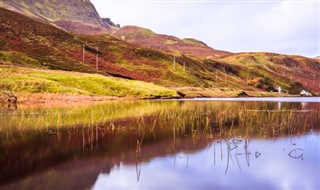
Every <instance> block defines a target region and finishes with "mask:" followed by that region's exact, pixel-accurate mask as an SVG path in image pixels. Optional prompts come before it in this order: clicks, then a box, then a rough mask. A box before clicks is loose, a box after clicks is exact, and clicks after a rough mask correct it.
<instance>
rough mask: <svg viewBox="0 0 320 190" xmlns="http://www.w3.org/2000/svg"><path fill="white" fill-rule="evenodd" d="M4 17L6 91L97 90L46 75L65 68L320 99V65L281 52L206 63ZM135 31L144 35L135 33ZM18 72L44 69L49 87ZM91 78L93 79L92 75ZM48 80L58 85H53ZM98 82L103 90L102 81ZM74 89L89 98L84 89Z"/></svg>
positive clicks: (183, 86)
mask: <svg viewBox="0 0 320 190" xmlns="http://www.w3.org/2000/svg"><path fill="white" fill-rule="evenodd" d="M0 11H1V17H0V66H1V65H2V66H5V68H8V67H9V68H12V69H9V70H8V69H4V70H1V68H0V76H1V77H2V78H1V83H0V85H1V89H5V90H11V91H13V92H29V93H30V92H31V93H53V92H55V91H54V90H55V88H53V86H52V84H55V85H62V87H61V89H66V88H68V89H70V88H71V87H72V88H75V87H77V85H84V86H86V88H87V87H88V86H90V85H89V84H90V83H88V82H86V81H83V80H79V81H82V82H79V83H76V82H75V81H73V82H75V83H72V84H71V82H72V81H68V79H65V78H63V77H62V75H61V77H62V78H61V77H58V76H57V74H56V71H55V72H53V73H51V74H52V75H53V76H52V77H51V76H50V77H49V76H48V74H46V73H47V72H51V71H52V70H63V71H64V73H63V76H67V75H68V74H66V73H65V71H66V72H70V73H69V75H70V76H72V75H77V76H78V75H79V76H80V75H81V73H93V74H97V75H101V76H105V77H110V76H112V77H116V78H114V80H116V79H117V78H122V79H121V80H123V79H126V80H128V82H127V83H126V84H127V85H130V84H133V83H131V82H130V81H144V82H147V83H153V84H155V85H159V86H162V87H166V88H170V89H171V90H175V91H179V94H180V95H181V96H183V95H184V94H185V95H187V96H190V97H195V96H237V95H238V94H239V93H241V92H242V91H246V93H248V94H249V95H253V96H266V95H267V96H274V95H275V94H274V93H273V94H272V93H271V94H270V93H268V92H270V91H274V90H275V89H274V87H276V86H281V87H282V89H283V92H290V93H295V94H297V93H299V90H301V89H307V90H309V91H311V92H312V93H314V94H320V93H319V92H320V87H319V85H318V84H319V83H320V63H319V62H318V61H317V60H316V59H310V58H306V57H302V56H288V55H281V54H274V53H237V54H230V53H229V54H228V55H224V56H220V57H219V56H218V57H216V58H214V59H213V58H210V59H205V58H202V57H201V56H199V55H197V56H196V55H189V54H187V53H186V54H183V53H180V52H177V51H173V50H172V51H167V50H165V51H164V50H156V48H148V47H144V46H142V45H137V44H133V43H129V42H125V41H123V40H119V39H116V38H114V37H112V36H110V35H108V34H101V35H83V34H77V33H69V32H67V31H65V30H62V29H60V28H58V27H56V26H54V25H52V23H49V22H44V21H43V20H39V19H38V18H35V17H30V16H24V15H21V14H18V13H16V12H12V11H9V10H6V9H2V8H1V9H0ZM138 29H139V28H138ZM119 30H120V31H121V29H119ZM133 31H137V29H136V28H134V30H133ZM130 33H132V32H130ZM136 36H138V37H139V38H141V39H142V38H144V37H145V36H146V38H150V37H153V36H157V34H154V33H153V32H152V31H150V30H146V29H142V32H137V33H136ZM136 36H133V37H132V36H130V35H129V36H127V35H125V38H126V39H125V40H128V41H129V40H130V39H136V38H137V37H136ZM170 40H174V41H176V42H178V43H184V45H186V44H191V45H196V46H197V47H204V48H207V46H206V45H205V44H204V43H202V42H199V41H196V40H193V39H184V40H179V39H176V38H174V37H172V38H170ZM170 43H172V42H170ZM170 43H169V42H168V44H167V45H168V46H169V44H170ZM83 48H84V49H85V51H83ZM211 51H215V50H211ZM83 53H84V54H83ZM83 55H84V57H83ZM97 56H98V58H99V59H98V65H97V64H96V63H97V62H96V60H97ZM83 58H84V59H83ZM97 66H98V69H97V68H96V67H97ZM16 67H19V68H26V70H28V72H29V70H30V69H37V72H40V73H42V74H37V75H40V76H41V78H42V79H41V81H43V82H40V83H39V82H38V81H37V80H35V79H34V78H32V77H31V78H30V76H29V75H28V76H27V74H26V73H24V72H22V71H23V69H20V70H19V71H21V72H20V73H19V74H17V73H15V74H14V73H12V74H14V76H16V77H13V78H12V77H11V79H12V80H9V79H8V78H10V77H5V76H10V73H8V72H9V71H11V72H14V71H15V70H16V69H15V68H16ZM30 72H31V71H30ZM74 72H78V73H76V74H75V73H74ZM79 72H80V73H79ZM3 76H4V78H3ZM85 76H86V77H87V78H90V79H91V78H92V76H91V75H90V76H88V75H85ZM48 77H49V78H50V80H53V81H50V82H48ZM94 78H95V79H94V80H95V85H96V84H97V83H96V82H97V80H100V79H98V78H99V77H98V78H96V77H94ZM20 79H21V80H20ZM61 80H63V81H61ZM73 80H74V79H73ZM46 81H47V82H46ZM103 83H105V82H103ZM50 85H51V86H50ZM65 85H67V86H65ZM104 86H108V85H106V84H105V85H104ZM35 87H37V88H35ZM122 88H123V87H121V88H120V87H117V86H114V85H113V86H110V87H109V90H113V91H119V90H120V89H122ZM30 89H33V90H30ZM99 89H100V88H98V87H97V88H96V89H95V90H93V91H92V93H93V95H101V94H100V90H99ZM61 91H63V90H61ZM73 91H76V92H77V93H80V94H81V93H83V91H82V90H73ZM98 92H99V93H98ZM170 93H172V91H170ZM118 94H121V93H118ZM134 94H136V95H137V94H139V92H136V93H134ZM102 95H103V94H102ZM121 96H123V94H122V95H121ZM162 96H163V95H162Z"/></svg>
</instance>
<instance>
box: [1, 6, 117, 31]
mask: <svg viewBox="0 0 320 190" xmlns="http://www.w3.org/2000/svg"><path fill="white" fill-rule="evenodd" d="M2 3H3V7H4V8H6V9H10V10H13V11H15V12H18V13H21V14H24V15H26V16H29V17H33V18H36V19H39V20H41V21H44V22H48V23H51V24H53V25H56V26H59V27H61V28H63V29H66V30H68V31H72V32H76V33H86V34H97V33H105V32H107V31H108V30H110V29H112V28H116V27H118V26H116V25H114V24H113V23H112V22H111V21H110V19H109V20H108V19H102V18H100V16H99V14H98V12H97V11H96V9H95V7H94V5H93V4H92V3H91V2H90V0H83V1H79V0H59V1H57V0H51V1H48V0H3V1H2Z"/></svg>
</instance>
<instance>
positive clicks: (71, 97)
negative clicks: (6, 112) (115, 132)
mask: <svg viewBox="0 0 320 190" xmlns="http://www.w3.org/2000/svg"><path fill="white" fill-rule="evenodd" d="M247 93H248V95H249V96H237V95H235V93H232V95H231V94H228V95H226V94H224V95H220V96H219V95H217V94H215V95H214V96H201V95H197V96H188V95H187V96H185V97H165V96H164V97H133V96H126V97H116V96H94V95H91V96H90V95H75V94H53V93H40V94H39V93H17V94H16V97H17V99H18V100H17V103H16V104H17V105H32V104H62V103H64V104H91V103H96V102H103V101H130V100H133V101H137V100H164V99H193V98H287V97H302V96H297V95H289V94H274V93H273V94H270V93H262V94H261V92H259V95H257V94H256V93H254V92H253V93H252V92H251V93H250V92H247ZM311 97H319V96H311ZM0 105H1V104H0ZM5 105H6V104H2V106H5Z"/></svg>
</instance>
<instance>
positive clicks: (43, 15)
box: [3, 0, 231, 58]
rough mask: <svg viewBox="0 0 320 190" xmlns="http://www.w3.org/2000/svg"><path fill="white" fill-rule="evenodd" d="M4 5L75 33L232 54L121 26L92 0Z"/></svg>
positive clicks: (18, 0)
mask: <svg viewBox="0 0 320 190" xmlns="http://www.w3.org/2000/svg"><path fill="white" fill-rule="evenodd" d="M3 7H4V8H6V9H9V10H12V11H15V12H18V13H20V14H24V15H26V16H29V17H32V18H36V19H39V20H41V21H43V22H47V23H51V24H53V25H55V26H58V27H60V28H62V29H65V30H67V31H71V32H74V33H78V34H106V33H108V34H111V35H112V36H114V37H116V38H118V39H121V40H125V41H127V42H129V43H134V44H137V45H142V46H145V47H149V48H152V49H155V50H160V51H175V52H179V53H182V54H186V55H190V56H195V57H201V58H216V57H221V56H226V55H230V54H231V53H229V52H226V51H220V50H215V49H213V48H211V47H209V46H207V45H206V44H205V43H203V42H200V41H198V40H196V39H182V40H181V39H179V38H177V37H174V36H169V35H160V34H156V33H154V32H152V31H151V30H148V29H145V28H140V27H136V26H125V27H122V28H120V25H118V24H114V23H113V22H112V21H111V20H110V19H109V18H101V17H100V16H99V14H98V12H97V11H96V9H95V7H94V5H93V4H92V3H91V2H90V0H81V1H79V0H51V1H48V0H3Z"/></svg>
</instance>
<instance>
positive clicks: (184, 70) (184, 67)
mask: <svg viewBox="0 0 320 190" xmlns="http://www.w3.org/2000/svg"><path fill="white" fill-rule="evenodd" d="M183 72H184V73H185V72H186V62H185V61H184V62H183Z"/></svg>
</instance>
